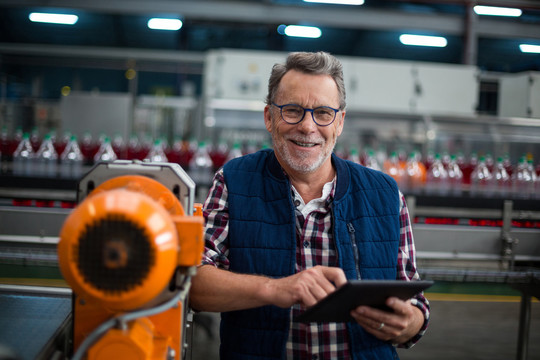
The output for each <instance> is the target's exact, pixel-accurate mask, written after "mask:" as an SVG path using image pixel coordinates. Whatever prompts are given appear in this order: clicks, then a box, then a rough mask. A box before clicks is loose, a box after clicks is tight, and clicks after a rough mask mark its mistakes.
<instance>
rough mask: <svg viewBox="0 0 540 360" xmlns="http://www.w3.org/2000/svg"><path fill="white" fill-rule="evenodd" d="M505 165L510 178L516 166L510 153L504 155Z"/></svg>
mask: <svg viewBox="0 0 540 360" xmlns="http://www.w3.org/2000/svg"><path fill="white" fill-rule="evenodd" d="M503 165H504V169H505V170H506V172H507V173H508V176H510V179H512V174H513V173H514V166H513V165H512V160H511V159H510V155H508V154H505V155H504V156H503Z"/></svg>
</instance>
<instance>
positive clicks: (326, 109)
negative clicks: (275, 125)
mask: <svg viewBox="0 0 540 360" xmlns="http://www.w3.org/2000/svg"><path fill="white" fill-rule="evenodd" d="M272 105H274V106H275V107H277V108H279V111H280V113H281V118H282V119H283V121H285V122H286V123H287V124H291V125H294V124H298V123H299V122H301V121H302V120H303V119H304V116H305V115H306V111H307V112H310V113H311V117H312V118H313V121H314V122H315V124H317V125H319V126H328V125H330V124H332V123H333V122H334V120H335V119H336V114H337V112H338V111H339V109H334V108H332V107H330V106H319V107H316V108H315V109H308V108H305V107H302V106H300V105H297V104H285V105H277V104H276V103H272Z"/></svg>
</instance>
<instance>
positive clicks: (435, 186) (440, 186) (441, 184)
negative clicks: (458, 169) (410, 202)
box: [425, 154, 449, 196]
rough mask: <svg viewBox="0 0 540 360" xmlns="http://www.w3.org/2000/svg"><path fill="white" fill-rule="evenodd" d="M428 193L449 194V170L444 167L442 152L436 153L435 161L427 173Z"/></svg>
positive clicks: (426, 187) (426, 188)
mask: <svg viewBox="0 0 540 360" xmlns="http://www.w3.org/2000/svg"><path fill="white" fill-rule="evenodd" d="M425 190H426V194H428V195H439V196H445V195H448V192H449V186H448V172H447V171H446V169H445V168H444V165H443V163H442V161H441V156H440V154H436V155H435V158H434V160H433V163H432V164H431V166H430V167H429V169H428V171H427V174H426V186H425Z"/></svg>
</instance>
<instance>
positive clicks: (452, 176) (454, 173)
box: [446, 155, 463, 196]
mask: <svg viewBox="0 0 540 360" xmlns="http://www.w3.org/2000/svg"><path fill="white" fill-rule="evenodd" d="M446 170H447V171H448V185H449V187H450V194H452V195H454V196H461V193H462V187H463V173H462V172H461V169H460V168H459V165H458V163H457V158H456V156H455V155H451V156H450V161H449V162H448V165H447V166H446Z"/></svg>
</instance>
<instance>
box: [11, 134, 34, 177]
mask: <svg viewBox="0 0 540 360" xmlns="http://www.w3.org/2000/svg"><path fill="white" fill-rule="evenodd" d="M34 155H35V154H34V149H32V144H31V143H30V135H28V133H25V134H24V135H23V138H22V140H21V141H20V142H19V145H18V146H17V149H15V152H14V153H13V174H14V175H18V176H30V175H32V170H33V165H34V164H33V160H34Z"/></svg>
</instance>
